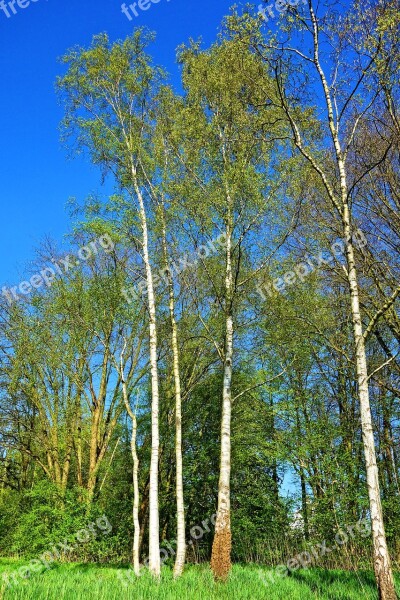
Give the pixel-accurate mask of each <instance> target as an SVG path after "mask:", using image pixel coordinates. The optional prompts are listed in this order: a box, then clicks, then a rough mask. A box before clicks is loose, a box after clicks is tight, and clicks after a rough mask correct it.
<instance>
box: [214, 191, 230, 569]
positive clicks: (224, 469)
mask: <svg viewBox="0 0 400 600" xmlns="http://www.w3.org/2000/svg"><path fill="white" fill-rule="evenodd" d="M228 202H229V207H230V206H231V202H230V199H229V198H228ZM232 219H233V217H232V212H231V208H229V216H228V222H227V235H226V276H225V293H226V332H225V361H224V382H223V398H222V419H221V463H220V475H219V487H218V510H217V518H216V522H215V535H214V542H213V547H212V556H211V569H212V571H213V573H214V578H215V579H216V580H220V581H226V580H227V578H228V576H229V572H230V569H231V549H232V537H231V512H230V476H231V414H232V370H233V314H232V300H233V270H232Z"/></svg>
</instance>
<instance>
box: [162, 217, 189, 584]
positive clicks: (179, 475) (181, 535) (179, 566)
mask: <svg viewBox="0 0 400 600" xmlns="http://www.w3.org/2000/svg"><path fill="white" fill-rule="evenodd" d="M162 211H163V214H162V218H163V250H164V261H165V270H166V273H167V280H168V292H169V314H170V321H171V333H172V340H171V342H172V355H173V371H174V387H175V456H176V522H177V540H176V541H177V548H176V557H175V566H174V577H175V578H178V577H180V576H181V575H182V573H183V569H184V567H185V559H186V541H185V502H184V496H183V458H182V391H181V376H180V365H179V346H178V327H177V324H176V318H175V296H174V282H173V278H172V273H171V269H170V268H169V260H168V250H167V232H166V225H165V214H164V206H163V207H162Z"/></svg>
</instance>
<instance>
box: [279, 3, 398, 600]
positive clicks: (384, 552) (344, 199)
mask: <svg viewBox="0 0 400 600" xmlns="http://www.w3.org/2000/svg"><path fill="white" fill-rule="evenodd" d="M308 4H309V10H310V17H311V24H312V35H313V45H314V57H313V62H314V65H315V68H316V70H317V72H318V75H319V77H320V80H321V84H322V88H323V91H324V96H325V101H326V108H327V114H328V122H329V130H330V133H331V137H332V142H333V146H334V150H335V159H336V164H337V167H338V171H339V176H340V181H339V189H340V198H338V197H337V196H336V192H335V190H334V187H332V186H331V185H330V184H329V177H328V175H327V174H326V173H324V172H323V169H322V168H321V167H320V166H319V165H318V164H317V163H316V161H315V160H314V159H313V157H312V156H311V155H310V154H309V153H308V152H307V151H306V150H305V149H304V147H303V143H302V139H301V135H300V132H299V129H298V127H297V126H296V124H295V123H294V121H293V117H292V116H291V115H289V120H290V123H291V125H292V128H293V132H294V137H295V143H296V145H297V147H298V148H299V149H300V151H301V152H302V153H303V155H304V156H305V157H306V158H307V160H309V161H310V163H311V164H312V166H313V168H314V169H315V170H316V171H317V172H318V174H319V175H320V177H321V178H322V181H323V183H324V185H325V188H326V190H327V192H328V194H329V197H330V199H331V202H332V204H333V206H334V208H335V209H336V210H337V212H338V213H339V214H340V217H341V221H342V229H343V236H344V239H345V246H346V259H347V280H348V284H349V288H350V304H351V317H352V325H353V336H354V346H355V355H356V375H357V384H358V399H359V404H360V413H361V428H362V437H363V448H364V456H365V466H366V474H367V486H368V497H369V507H370V514H371V525H372V541H373V563H374V572H375V578H376V583H377V587H378V594H379V599H380V600H396V599H397V595H396V591H395V587H394V580H393V573H392V567H391V561H390V555H389V551H388V547H387V542H386V535H385V527H384V521H383V512H382V504H381V493H380V485H379V477H378V466H377V460H376V451H375V440H374V431H373V423H372V415H371V405H370V398H369V387H368V367H367V356H366V349H365V338H364V330H363V325H362V320H361V311H360V289H359V283H358V274H357V267H356V263H355V253H354V244H353V230H352V223H351V209H350V206H349V188H348V183H347V170H346V159H345V155H344V153H343V151H342V146H341V141H340V137H339V125H338V123H337V122H336V120H335V111H334V108H333V106H334V104H333V99H332V95H331V89H330V87H329V84H328V81H327V79H326V76H325V73H324V70H323V68H322V66H321V62H320V44H319V35H320V28H319V24H318V21H317V17H316V14H315V11H314V7H313V2H312V0H308Z"/></svg>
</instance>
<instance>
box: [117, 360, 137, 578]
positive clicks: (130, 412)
mask: <svg viewBox="0 0 400 600" xmlns="http://www.w3.org/2000/svg"><path fill="white" fill-rule="evenodd" d="M120 377H121V381H122V393H123V396H124V402H125V408H126V412H127V413H128V415H129V417H130V419H131V421H132V433H131V453H132V460H133V469H132V478H133V548H132V559H133V560H132V562H133V570H134V572H135V575H136V576H137V577H139V575H140V560H139V552H140V522H139V501H140V497H139V457H138V453H137V447H136V438H137V418H136V410H132V408H131V405H130V403H129V395H128V387H127V383H126V381H125V375H124V367H123V359H122V356H121V364H120Z"/></svg>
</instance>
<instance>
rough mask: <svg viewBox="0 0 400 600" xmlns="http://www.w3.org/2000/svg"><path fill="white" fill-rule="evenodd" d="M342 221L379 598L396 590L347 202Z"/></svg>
mask: <svg viewBox="0 0 400 600" xmlns="http://www.w3.org/2000/svg"><path fill="white" fill-rule="evenodd" d="M343 222H344V234H345V239H346V254H347V262H348V281H349V286H350V292H351V311H352V323H353V332H354V341H355V350H356V369H357V381H358V396H359V402H360V412H361V427H362V436H363V446H364V456H365V466H366V470H367V485H368V497H369V505H370V513H371V524H372V540H373V561H374V571H375V577H376V582H377V586H378V592H379V599H380V600H396V599H397V594H396V591H395V587H394V580H393V573H392V567H391V561H390V555H389V550H388V547H387V543H386V535H385V526H384V521H383V512H382V503H381V494H380V486H379V475H378V466H377V462H376V451H375V440H374V431H373V424H372V415H371V406H370V400H369V388H368V368H367V358H366V352H365V341H364V335H363V326H362V321H361V313H360V299H359V288H358V280H357V270H356V265H355V259H354V248H353V242H352V232H351V226H350V219H349V209H348V206H347V204H346V205H345V210H344V216H343Z"/></svg>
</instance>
